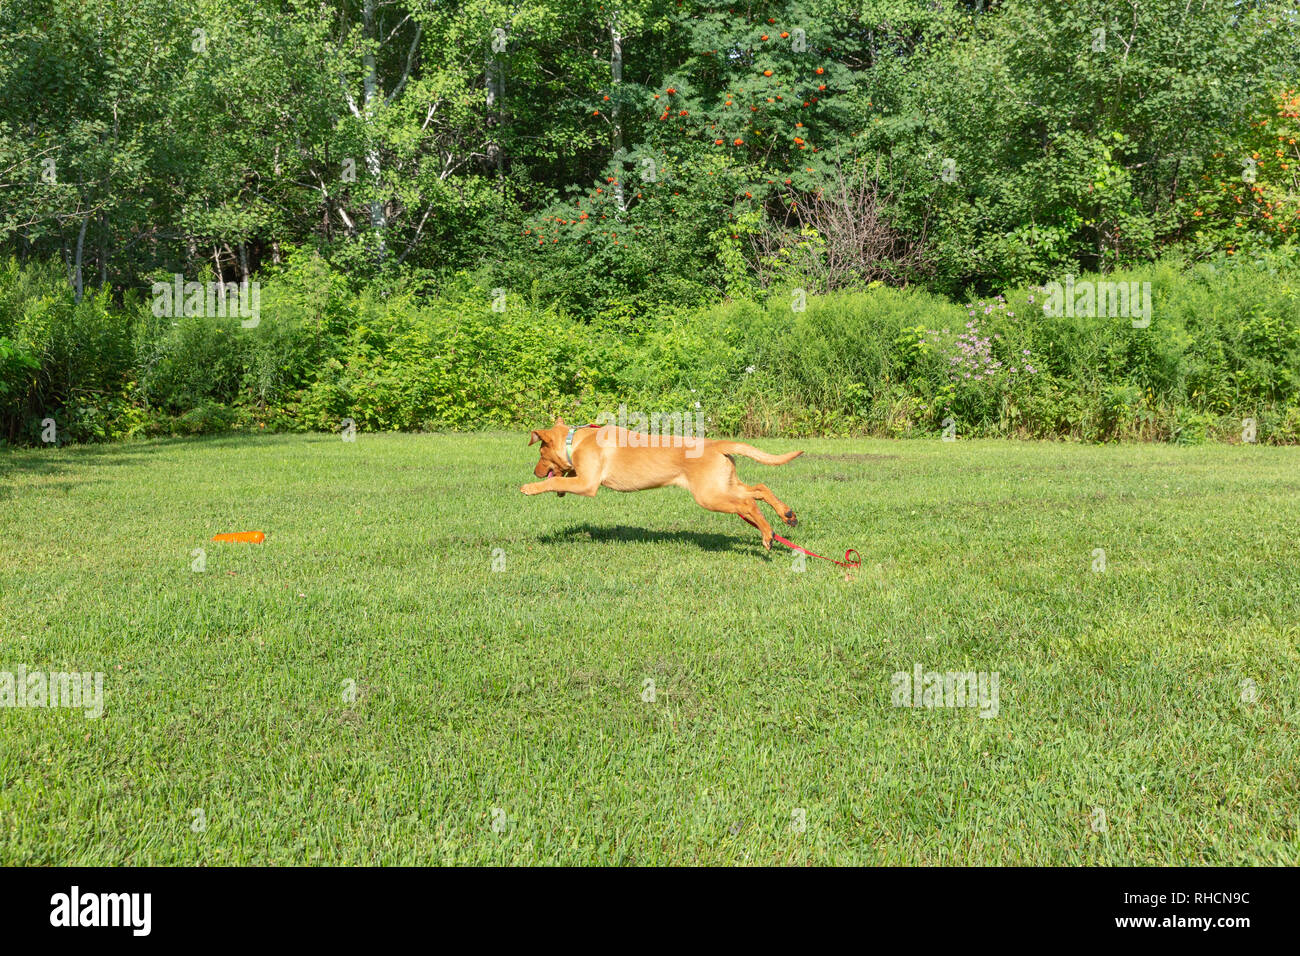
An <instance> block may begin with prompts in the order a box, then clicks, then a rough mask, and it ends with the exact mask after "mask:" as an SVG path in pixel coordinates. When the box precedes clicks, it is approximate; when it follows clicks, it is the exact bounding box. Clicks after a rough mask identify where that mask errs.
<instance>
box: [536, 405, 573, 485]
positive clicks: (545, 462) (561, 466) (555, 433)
mask: <svg viewBox="0 0 1300 956" xmlns="http://www.w3.org/2000/svg"><path fill="white" fill-rule="evenodd" d="M568 434H569V426H568V425H566V424H564V419H563V418H557V419H556V420H555V424H554V425H552V426H551V427H550V428H542V429H538V430H537V431H535V432H533V433H532V434H531V435H529V436H528V444H530V445H535V444H537V442H541V443H542V447H541V449H540V452H541V456H540V457H539V458H538V460H537V467H536V468H534V469H533V474H534V475H536V476H537V477H538V478H550V477H551V476H552V475H564V474H568V473H569V472H571V471H572V470H573V469H572V468H571V467H570V466H569V459H568V456H567V455H566V454H565V453H564V439H565V437H566V436H568Z"/></svg>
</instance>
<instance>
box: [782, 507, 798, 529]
mask: <svg viewBox="0 0 1300 956" xmlns="http://www.w3.org/2000/svg"><path fill="white" fill-rule="evenodd" d="M781 520H782V521H784V522H785V523H786V524H788V525H789V526H790V527H792V528H794V527H797V526H798V524H799V519H798V518H796V517H795V516H794V512H793V511H786V513H785V517H784V518H782V519H781Z"/></svg>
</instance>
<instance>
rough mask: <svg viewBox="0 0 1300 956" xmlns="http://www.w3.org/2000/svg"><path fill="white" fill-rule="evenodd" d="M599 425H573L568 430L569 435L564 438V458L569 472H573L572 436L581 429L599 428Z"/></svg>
mask: <svg viewBox="0 0 1300 956" xmlns="http://www.w3.org/2000/svg"><path fill="white" fill-rule="evenodd" d="M599 427H600V425H598V424H596V423H594V422H593V423H592V424H590V425H574V426H573V427H572V428H570V429H569V434H567V435H565V436H564V457H565V458H567V459H569V470H570V471H572V470H573V436H574V435H575V434H576V433H577V432H578V430H579V429H582V428H599Z"/></svg>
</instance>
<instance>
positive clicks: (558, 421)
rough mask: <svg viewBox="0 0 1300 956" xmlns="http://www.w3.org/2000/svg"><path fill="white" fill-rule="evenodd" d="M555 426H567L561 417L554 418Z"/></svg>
mask: <svg viewBox="0 0 1300 956" xmlns="http://www.w3.org/2000/svg"><path fill="white" fill-rule="evenodd" d="M555 427H556V428H567V427H568V426H567V425H565V424H564V419H563V418H557V419H556V420H555Z"/></svg>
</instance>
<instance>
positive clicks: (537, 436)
mask: <svg viewBox="0 0 1300 956" xmlns="http://www.w3.org/2000/svg"><path fill="white" fill-rule="evenodd" d="M541 440H542V435H541V433H540V432H533V433H532V434H530V435H529V436H528V444H530V445H536V444H537V443H538V442H539V441H541Z"/></svg>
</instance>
